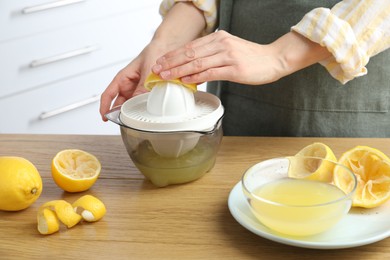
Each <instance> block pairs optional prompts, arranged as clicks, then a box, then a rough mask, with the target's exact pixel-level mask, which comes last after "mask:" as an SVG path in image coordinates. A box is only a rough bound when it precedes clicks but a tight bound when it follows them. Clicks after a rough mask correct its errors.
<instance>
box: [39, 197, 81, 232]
mask: <svg viewBox="0 0 390 260" xmlns="http://www.w3.org/2000/svg"><path fill="white" fill-rule="evenodd" d="M40 209H50V210H52V211H54V212H55V213H56V215H57V217H58V219H59V220H60V221H61V222H62V223H63V224H64V225H66V226H67V227H68V228H71V227H73V226H75V225H76V224H77V223H79V222H80V220H81V216H80V215H79V214H77V213H76V212H75V211H74V210H73V206H72V205H71V204H70V203H69V202H66V201H65V200H52V201H49V202H46V203H45V204H43V205H42V206H41V208H40Z"/></svg>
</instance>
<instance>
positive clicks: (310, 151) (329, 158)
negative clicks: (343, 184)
mask: <svg viewBox="0 0 390 260" xmlns="http://www.w3.org/2000/svg"><path fill="white" fill-rule="evenodd" d="M295 156H297V157H303V156H306V157H315V158H321V159H325V160H318V159H315V158H313V159H311V158H303V159H302V160H295V161H294V164H293V165H291V166H290V170H289V176H290V177H295V178H304V179H308V180H316V181H323V182H329V181H331V180H332V178H333V168H334V164H333V163H332V162H336V161H337V158H336V156H335V154H334V153H333V151H332V149H330V147H329V146H327V145H326V144H324V143H313V144H310V145H308V146H305V147H304V148H302V149H301V150H300V151H299V152H298V153H297V154H296V155H295Z"/></svg>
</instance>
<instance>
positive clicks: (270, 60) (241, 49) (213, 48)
mask: <svg viewBox="0 0 390 260" xmlns="http://www.w3.org/2000/svg"><path fill="white" fill-rule="evenodd" d="M329 55H330V53H329V52H328V51H327V50H326V48H324V47H321V46H320V45H319V44H317V43H315V42H311V41H310V40H308V39H306V38H305V37H303V36H301V35H299V34H297V33H295V32H289V33H287V34H285V35H283V36H282V37H280V38H279V39H277V40H276V41H275V42H273V43H271V44H266V45H262V44H257V43H254V42H250V41H247V40H244V39H241V38H238V37H236V36H233V35H231V34H229V33H227V32H225V31H218V32H215V33H212V34H210V35H207V36H205V37H202V38H199V39H197V40H194V41H192V42H190V43H188V44H186V45H185V46H184V47H181V48H179V49H176V50H174V51H171V52H168V53H166V54H165V55H164V56H162V57H160V58H158V59H157V61H156V64H155V65H154V66H153V67H152V70H153V72H154V73H156V74H159V75H160V76H161V78H163V79H165V80H169V79H176V78H180V79H181V80H182V81H183V82H185V83H198V84H199V83H203V82H206V81H214V80H227V81H232V82H237V83H242V84H248V85H261V84H266V83H270V82H274V81H276V80H278V79H280V78H281V77H284V76H286V75H288V74H291V73H293V72H295V71H297V70H299V69H302V68H304V67H307V66H309V65H311V64H313V63H316V62H318V61H319V60H322V59H324V58H326V57H328V56H329Z"/></svg>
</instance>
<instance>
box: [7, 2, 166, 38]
mask: <svg viewBox="0 0 390 260" xmlns="http://www.w3.org/2000/svg"><path fill="white" fill-rule="evenodd" d="M159 2H160V0H145V1H128V0H18V1H15V0H1V1H0V24H1V29H0V32H1V33H0V43H1V42H2V41H5V40H10V39H15V38H19V37H22V36H27V35H32V34H36V33H40V32H44V31H47V30H52V29H54V28H60V27H66V26H72V25H74V24H77V23H80V22H86V21H89V20H93V19H100V18H103V17H108V16H110V15H114V14H119V13H123V12H127V11H134V12H138V11H139V10H140V9H143V8H153V9H154V13H155V15H158V3H159Z"/></svg>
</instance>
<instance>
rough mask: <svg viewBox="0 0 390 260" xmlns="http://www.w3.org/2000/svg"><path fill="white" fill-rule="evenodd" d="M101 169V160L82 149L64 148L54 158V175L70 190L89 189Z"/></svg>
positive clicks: (60, 185) (60, 183)
mask: <svg viewBox="0 0 390 260" xmlns="http://www.w3.org/2000/svg"><path fill="white" fill-rule="evenodd" d="M100 171H101V164H100V162H99V160H98V159H97V158H96V157H95V156H94V155H92V154H90V153H88V152H85V151H82V150H77V149H70V150H63V151H60V152H59V153H57V155H56V156H55V157H54V158H53V160H52V177H53V179H54V181H55V183H56V184H57V185H58V186H59V187H60V188H62V189H63V190H65V191H68V192H81V191H85V190H88V189H89V188H91V187H92V185H93V184H94V183H95V182H96V180H97V178H98V177H99V174H100Z"/></svg>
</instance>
